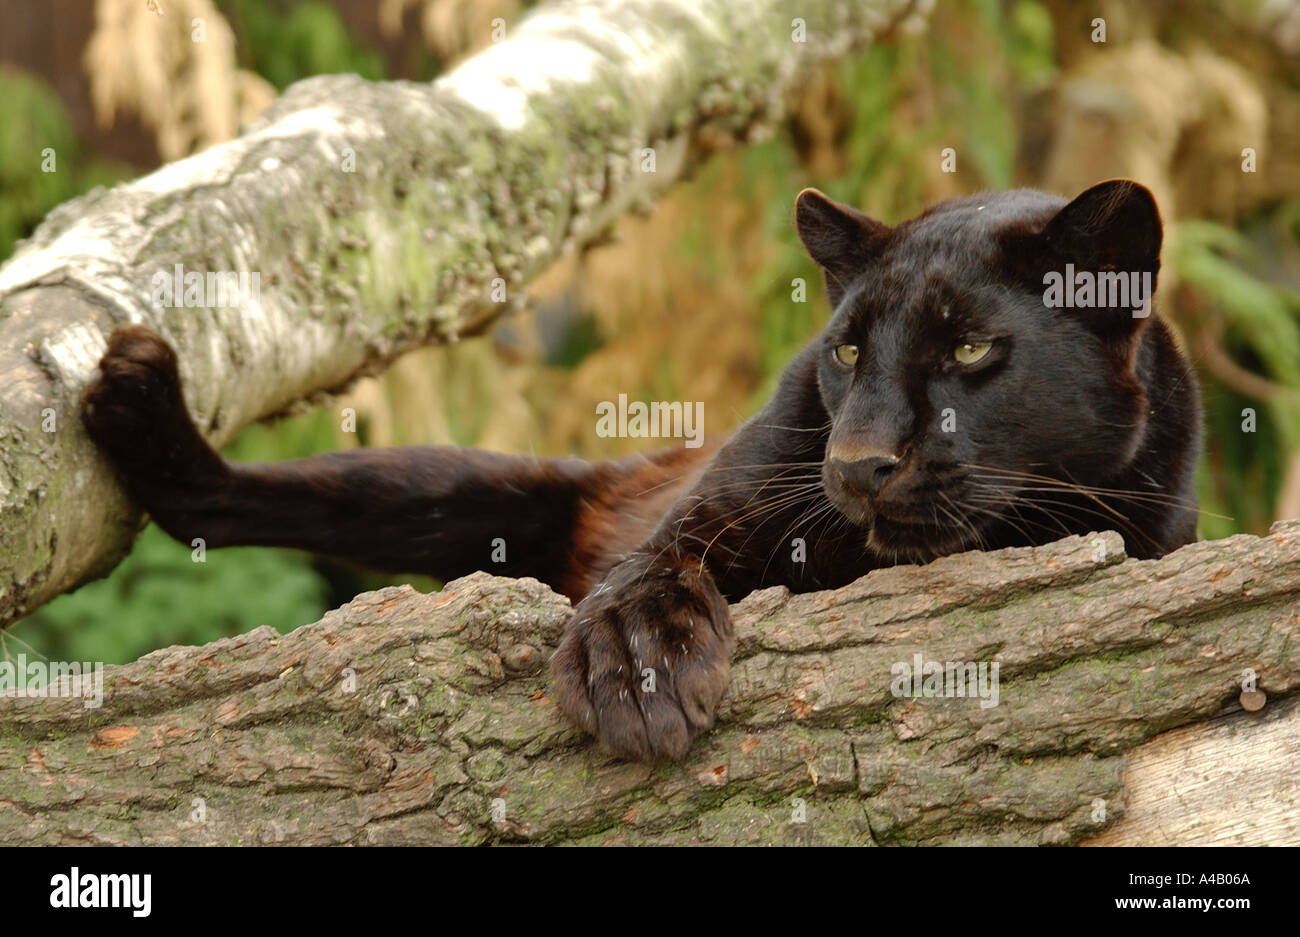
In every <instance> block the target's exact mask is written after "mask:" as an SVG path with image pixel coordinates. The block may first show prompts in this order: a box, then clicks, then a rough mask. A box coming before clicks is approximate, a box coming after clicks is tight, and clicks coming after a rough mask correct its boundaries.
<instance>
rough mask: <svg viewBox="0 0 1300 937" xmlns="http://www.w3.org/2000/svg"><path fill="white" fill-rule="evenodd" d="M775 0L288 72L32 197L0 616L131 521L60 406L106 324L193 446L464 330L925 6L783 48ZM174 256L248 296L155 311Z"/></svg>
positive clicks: (607, 13)
mask: <svg viewBox="0 0 1300 937" xmlns="http://www.w3.org/2000/svg"><path fill="white" fill-rule="evenodd" d="M788 6H789V5H788V4H786V3H783V2H781V0H618V2H612V0H571V2H567V3H566V2H561V3H557V4H554V5H548V6H547V7H545V8H543V9H542V10H539V11H538V12H537V13H536V14H535V15H533V16H532V17H530V18H529V19H527V20H526V21H525V22H524V23H523V24H521V25H520V26H519V27H518V28H517V29H512V30H511V35H510V36H509V37H508V38H507V39H506V40H505V41H503V42H501V43H499V44H496V45H493V46H491V47H490V48H489V49H488V50H487V51H485V52H483V53H481V54H480V55H478V56H475V57H474V58H472V59H470V60H468V61H467V62H466V63H465V64H463V65H462V66H461V67H459V68H458V69H456V70H454V71H453V72H451V73H449V74H448V75H447V76H446V77H444V78H442V79H440V80H438V81H436V82H434V83H432V84H431V85H422V84H413V83H409V82H387V83H370V82H365V81H362V80H361V79H359V78H356V77H355V76H327V77H320V78H313V79H310V80H307V81H303V82H300V83H298V84H296V85H294V86H292V87H291V88H289V89H288V90H287V91H286V92H285V94H284V96H283V97H282V98H281V99H280V100H279V101H278V102H277V103H276V104H275V105H274V106H273V107H272V109H271V111H270V112H269V113H268V114H267V115H265V116H264V117H263V118H262V119H261V120H260V121H258V123H256V124H255V125H254V126H252V127H250V128H249V129H248V130H247V132H245V133H244V134H243V135H242V136H240V137H239V138H238V139H236V140H233V141H230V142H229V143H225V144H222V145H219V146H214V147H212V148H210V149H208V150H205V151H203V152H202V153H199V154H197V155H195V156H192V157H190V158H188V159H185V160H182V161H180V162H177V163H174V164H171V165H168V166H165V167H163V168H162V169H160V170H159V171H157V172H155V173H153V174H151V175H149V176H146V177H144V178H142V179H139V180H137V181H135V182H132V183H129V184H126V185H122V186H118V187H117V188H115V189H113V190H111V191H107V192H105V191H96V192H93V193H91V194H90V195H87V196H85V197H83V198H80V199H77V200H75V201H73V202H69V203H67V204H66V205H63V206H60V207H59V208H57V209H56V210H54V211H53V212H51V213H50V215H49V217H48V218H47V219H46V220H45V222H44V223H43V224H42V225H41V227H40V228H39V229H38V230H37V231H36V233H35V234H34V235H33V237H32V238H31V239H30V240H28V241H27V242H26V243H24V244H23V245H22V246H21V247H20V248H19V250H18V252H17V253H16V254H15V255H14V257H13V258H12V259H11V260H10V261H9V262H8V263H7V264H5V266H4V267H3V268H0V535H2V536H0V626H3V625H4V624H6V623H8V622H11V621H13V620H14V619H16V618H18V617H20V616H21V615H23V614H25V613H26V612H28V611H30V610H31V609H33V608H35V607H36V606H38V605H40V604H41V603H43V602H45V601H47V600H49V599H50V598H52V597H53V596H55V595H57V594H59V593H61V592H64V591H67V590H68V589H70V588H73V587H75V586H76V585H78V584H80V583H81V582H84V581H86V580H87V579H90V578H94V577H96V576H100V575H103V574H104V573H105V572H107V571H108V570H110V569H111V568H112V567H113V566H114V565H115V564H116V563H117V562H118V561H119V560H120V559H121V557H122V556H123V555H124V554H125V553H126V551H127V550H128V549H129V546H130V543H131V539H132V536H133V534H134V532H135V530H136V529H137V527H138V524H139V513H138V511H137V510H136V509H135V508H134V507H133V506H132V505H130V504H128V503H127V502H126V500H125V498H124V496H123V494H122V493H121V491H120V490H119V489H118V488H117V486H116V485H115V484H114V483H113V481H112V478H111V475H110V474H109V471H108V469H107V466H106V465H105V464H104V462H103V461H102V460H100V459H99V458H97V456H96V453H95V451H94V449H93V447H92V446H91V445H90V443H89V441H88V440H87V439H86V437H85V435H84V434H83V433H82V432H81V428H80V423H79V419H78V409H79V398H80V395H81V392H82V391H83V389H84V388H85V386H86V384H87V382H88V381H89V380H90V379H91V377H92V375H93V373H94V369H95V365H96V362H97V360H98V358H99V355H100V353H101V352H102V351H103V348H104V345H105V339H106V337H107V335H108V333H109V332H110V331H111V330H112V329H113V327H114V326H115V325H118V324H121V323H126V322H142V323H146V324H148V325H149V326H151V327H152V328H154V329H155V330H156V331H158V332H159V333H160V334H162V335H163V336H164V337H166V338H167V339H168V340H169V341H170V342H171V343H172V344H173V346H174V347H176V349H177V350H178V352H179V354H180V368H181V373H182V377H183V379H184V382H185V387H186V390H187V392H188V395H189V401H188V402H189V405H190V407H191V410H192V411H193V414H194V417H195V419H196V421H197V423H198V424H199V426H200V428H201V429H202V431H203V432H204V433H205V434H206V435H207V436H208V437H209V438H210V439H211V440H212V441H213V442H214V443H217V444H223V443H225V442H227V441H229V440H230V439H231V438H233V436H234V435H235V434H236V433H237V432H238V431H239V429H241V428H242V427H244V426H246V425H247V424H248V423H250V422H252V421H254V420H256V419H258V418H261V417H264V416H267V415H270V414H274V413H277V412H280V411H284V410H285V409H287V408H291V407H293V406H295V405H298V404H300V403H301V402H303V401H312V400H314V399H317V398H318V397H319V396H320V395H321V394H323V393H325V392H328V391H330V390H334V389H338V388H340V387H343V386H345V385H346V384H347V383H348V382H350V381H351V380H353V379H355V378H356V377H357V376H359V375H363V374H367V373H372V372H374V371H377V370H380V369H382V368H383V367H384V366H385V365H387V364H388V363H389V362H391V361H392V360H393V358H394V357H395V356H396V355H398V354H400V353H401V352H402V351H404V350H406V349H409V348H411V347H414V346H416V345H419V344H421V343H430V342H439V341H450V340H455V339H456V338H457V337H458V336H460V335H465V334H469V333H472V332H473V331H474V330H476V329H481V328H482V327H483V326H484V325H485V324H486V323H488V322H490V321H491V320H492V319H493V318H495V317H496V316H498V315H500V314H501V313H502V312H503V311H505V310H507V309H510V308H512V307H514V306H516V305H517V304H518V302H519V300H520V298H521V297H522V291H523V288H524V287H525V285H526V284H527V283H528V282H529V280H530V279H531V278H532V277H534V276H535V275H536V274H537V273H538V272H540V271H541V270H543V269H544V268H545V267H546V266H547V265H548V264H550V263H551V262H552V261H553V260H555V259H556V258H557V257H558V256H560V255H561V254H563V253H565V252H567V251H571V250H574V249H576V248H581V247H582V246H583V245H586V244H589V243H591V242H593V241H595V240H598V239H599V238H600V237H601V236H602V235H603V234H604V233H605V232H606V231H607V230H608V228H609V227H610V226H611V224H612V223H613V222H614V221H615V220H616V219H617V218H618V217H619V216H620V215H621V214H622V213H624V212H626V211H628V210H629V209H648V207H649V206H650V205H651V204H652V202H653V200H654V199H655V197H656V196H657V195H658V194H659V193H660V192H661V191H662V190H663V189H664V188H666V187H667V186H669V185H670V184H671V183H672V182H673V181H675V180H676V179H678V178H680V177H681V176H682V175H683V174H684V173H686V172H688V171H689V170H690V168H691V167H692V166H693V165H695V164H696V163H698V161H699V160H700V159H702V158H704V157H705V156H707V155H708V153H710V152H712V151H713V150H715V149H717V148H719V147H722V146H728V145H732V144H738V143H743V142H745V141H747V140H750V139H754V138H756V137H758V136H761V135H763V134H764V133H767V132H770V129H771V126H772V123H773V121H775V120H776V119H778V118H779V117H780V115H781V111H782V106H783V103H784V95H785V93H786V92H787V91H788V90H789V89H790V88H791V87H792V86H794V85H795V84H797V83H798V82H799V81H800V80H801V79H802V77H803V76H804V75H806V74H807V73H808V72H809V70H810V69H811V68H812V67H813V66H814V65H816V64H817V63H819V62H822V61H825V60H827V59H831V58H834V57H836V56H841V55H844V54H846V53H847V52H849V51H850V50H852V49H854V48H857V47H860V46H862V45H864V44H866V43H868V42H870V41H872V40H874V39H876V38H877V37H880V36H883V35H885V34H887V33H888V32H889V31H890V30H891V29H894V28H895V27H896V26H898V25H899V24H900V23H903V22H910V21H911V20H912V19H914V18H915V17H916V16H917V13H916V12H915V10H914V7H917V6H921V7H923V6H925V5H924V4H916V3H914V2H908V0H862V2H855V3H845V2H843V0H806V2H803V3H800V4H799V8H798V11H797V13H798V16H799V17H800V18H801V20H802V21H803V26H802V29H803V33H802V35H803V38H805V40H806V41H802V42H800V41H795V40H794V37H793V32H794V27H793V26H792V15H793V14H791V12H790V11H789V9H788ZM33 145H34V146H36V145H38V144H36V143H34V144H33ZM651 150H652V151H653V157H651V155H650V152H649V151H651ZM33 158H36V157H35V156H34V157H33ZM650 169H653V171H648V170H650ZM176 265H180V267H181V268H182V270H183V272H187V273H200V274H206V273H209V272H211V273H224V272H233V273H239V272H247V273H250V274H253V273H255V274H258V275H259V276H260V302H257V303H245V304H242V305H232V306H212V305H205V306H199V307H180V308H174V307H167V306H164V307H159V306H156V305H154V298H155V297H154V290H153V283H154V277H155V275H156V274H159V273H163V274H171V273H172V272H173V271H174V270H175V267H176ZM205 299H207V300H209V301H210V300H211V299H212V297H205Z"/></svg>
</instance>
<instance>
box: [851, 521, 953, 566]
mask: <svg viewBox="0 0 1300 937" xmlns="http://www.w3.org/2000/svg"><path fill="white" fill-rule="evenodd" d="M971 540H972V538H971V533H970V531H969V530H968V529H962V528H959V527H956V526H941V525H938V524H933V523H913V522H910V521H897V520H891V519H890V518H887V517H883V516H881V515H876V519H875V520H874V521H872V522H871V531H870V533H868V534H867V549H868V550H869V551H870V552H871V553H873V554H875V555H876V556H879V557H881V558H882V559H890V560H894V561H898V560H907V561H910V562H913V563H928V562H930V561H931V560H933V559H937V558H939V557H941V556H947V555H948V554H950V553H963V552H965V551H966V550H969V549H971V548H972V546H973V544H972V542H971Z"/></svg>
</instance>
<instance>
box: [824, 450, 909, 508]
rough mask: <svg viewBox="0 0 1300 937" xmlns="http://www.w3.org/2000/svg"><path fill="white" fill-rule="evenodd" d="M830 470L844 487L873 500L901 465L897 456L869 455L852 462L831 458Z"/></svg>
mask: <svg viewBox="0 0 1300 937" xmlns="http://www.w3.org/2000/svg"><path fill="white" fill-rule="evenodd" d="M830 462H831V468H832V469H834V470H835V472H836V473H837V474H838V475H839V477H840V478H841V479H842V480H843V481H844V483H845V484H846V485H848V486H849V487H850V488H853V489H855V490H856V491H859V492H861V493H862V494H865V495H868V496H869V497H872V498H874V497H875V496H876V495H878V494H879V493H880V489H881V488H884V487H885V483H886V482H888V481H889V480H890V479H891V478H893V477H894V473H895V472H897V471H898V469H899V467H900V466H901V465H902V464H903V463H902V460H901V459H899V458H898V456H892V455H869V456H865V457H864V458H860V459H853V460H852V461H849V460H846V459H837V458H835V457H833V456H832V457H831V460H830Z"/></svg>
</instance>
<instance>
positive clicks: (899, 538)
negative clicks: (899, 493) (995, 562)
mask: <svg viewBox="0 0 1300 937" xmlns="http://www.w3.org/2000/svg"><path fill="white" fill-rule="evenodd" d="M827 494H828V496H829V497H830V499H831V501H832V503H833V504H834V505H835V507H836V509H837V510H839V512H840V513H841V514H843V515H844V516H845V517H847V518H848V519H849V520H850V521H852V522H853V523H855V524H857V525H858V526H860V527H865V528H867V539H866V548H867V550H868V552H870V553H872V554H874V555H875V556H878V557H880V558H881V559H887V560H890V561H892V562H898V561H900V560H903V561H907V562H911V563H928V562H930V561H931V560H933V559H937V558H938V557H941V556H947V555H948V554H950V553H964V552H965V551H966V550H970V549H974V548H975V547H976V546H978V542H977V532H976V531H974V530H973V529H972V527H971V526H970V525H965V526H960V525H958V524H955V523H942V522H936V521H934V520H927V519H925V517H924V515H925V511H924V510H923V507H918V506H911V505H896V504H890V503H881V504H874V505H873V504H870V503H868V502H867V501H866V499H863V498H857V497H853V496H851V495H847V494H846V493H845V492H843V491H835V492H831V491H828V492H827ZM939 517H940V518H943V517H944V514H943V513H940V514H939Z"/></svg>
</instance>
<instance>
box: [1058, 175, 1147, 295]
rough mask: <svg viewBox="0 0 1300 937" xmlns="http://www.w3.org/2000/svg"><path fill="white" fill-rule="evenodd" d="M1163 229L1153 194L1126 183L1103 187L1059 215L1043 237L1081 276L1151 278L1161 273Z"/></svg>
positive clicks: (1144, 188)
mask: <svg viewBox="0 0 1300 937" xmlns="http://www.w3.org/2000/svg"><path fill="white" fill-rule="evenodd" d="M1162 232H1163V228H1162V225H1161V224H1160V211H1159V209H1157V208H1156V200H1155V198H1154V197H1153V196H1152V195H1151V192H1150V191H1149V190H1148V189H1147V188H1146V187H1145V186H1142V185H1139V184H1138V183H1136V182H1132V181H1130V180H1128V179H1111V180H1110V181H1109V182H1100V183H1098V184H1097V185H1094V186H1093V187H1092V188H1091V189H1088V190H1087V191H1086V192H1084V193H1083V194H1081V195H1080V196H1079V197H1078V198H1076V199H1075V200H1074V201H1073V202H1071V203H1070V204H1068V205H1066V206H1065V207H1064V208H1062V209H1061V210H1060V211H1059V212H1057V213H1056V217H1054V218H1053V219H1052V220H1051V221H1049V222H1048V223H1047V229H1046V231H1045V232H1044V237H1045V238H1046V240H1047V243H1048V245H1049V247H1050V248H1051V249H1052V251H1053V252H1054V253H1055V254H1056V255H1057V257H1058V258H1059V259H1060V260H1062V261H1066V262H1070V263H1073V264H1074V266H1075V269H1077V270H1088V271H1091V272H1093V273H1100V272H1103V271H1120V272H1124V273H1150V274H1151V276H1152V278H1154V277H1155V274H1156V271H1158V270H1159V269H1160V242H1161V238H1162Z"/></svg>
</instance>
